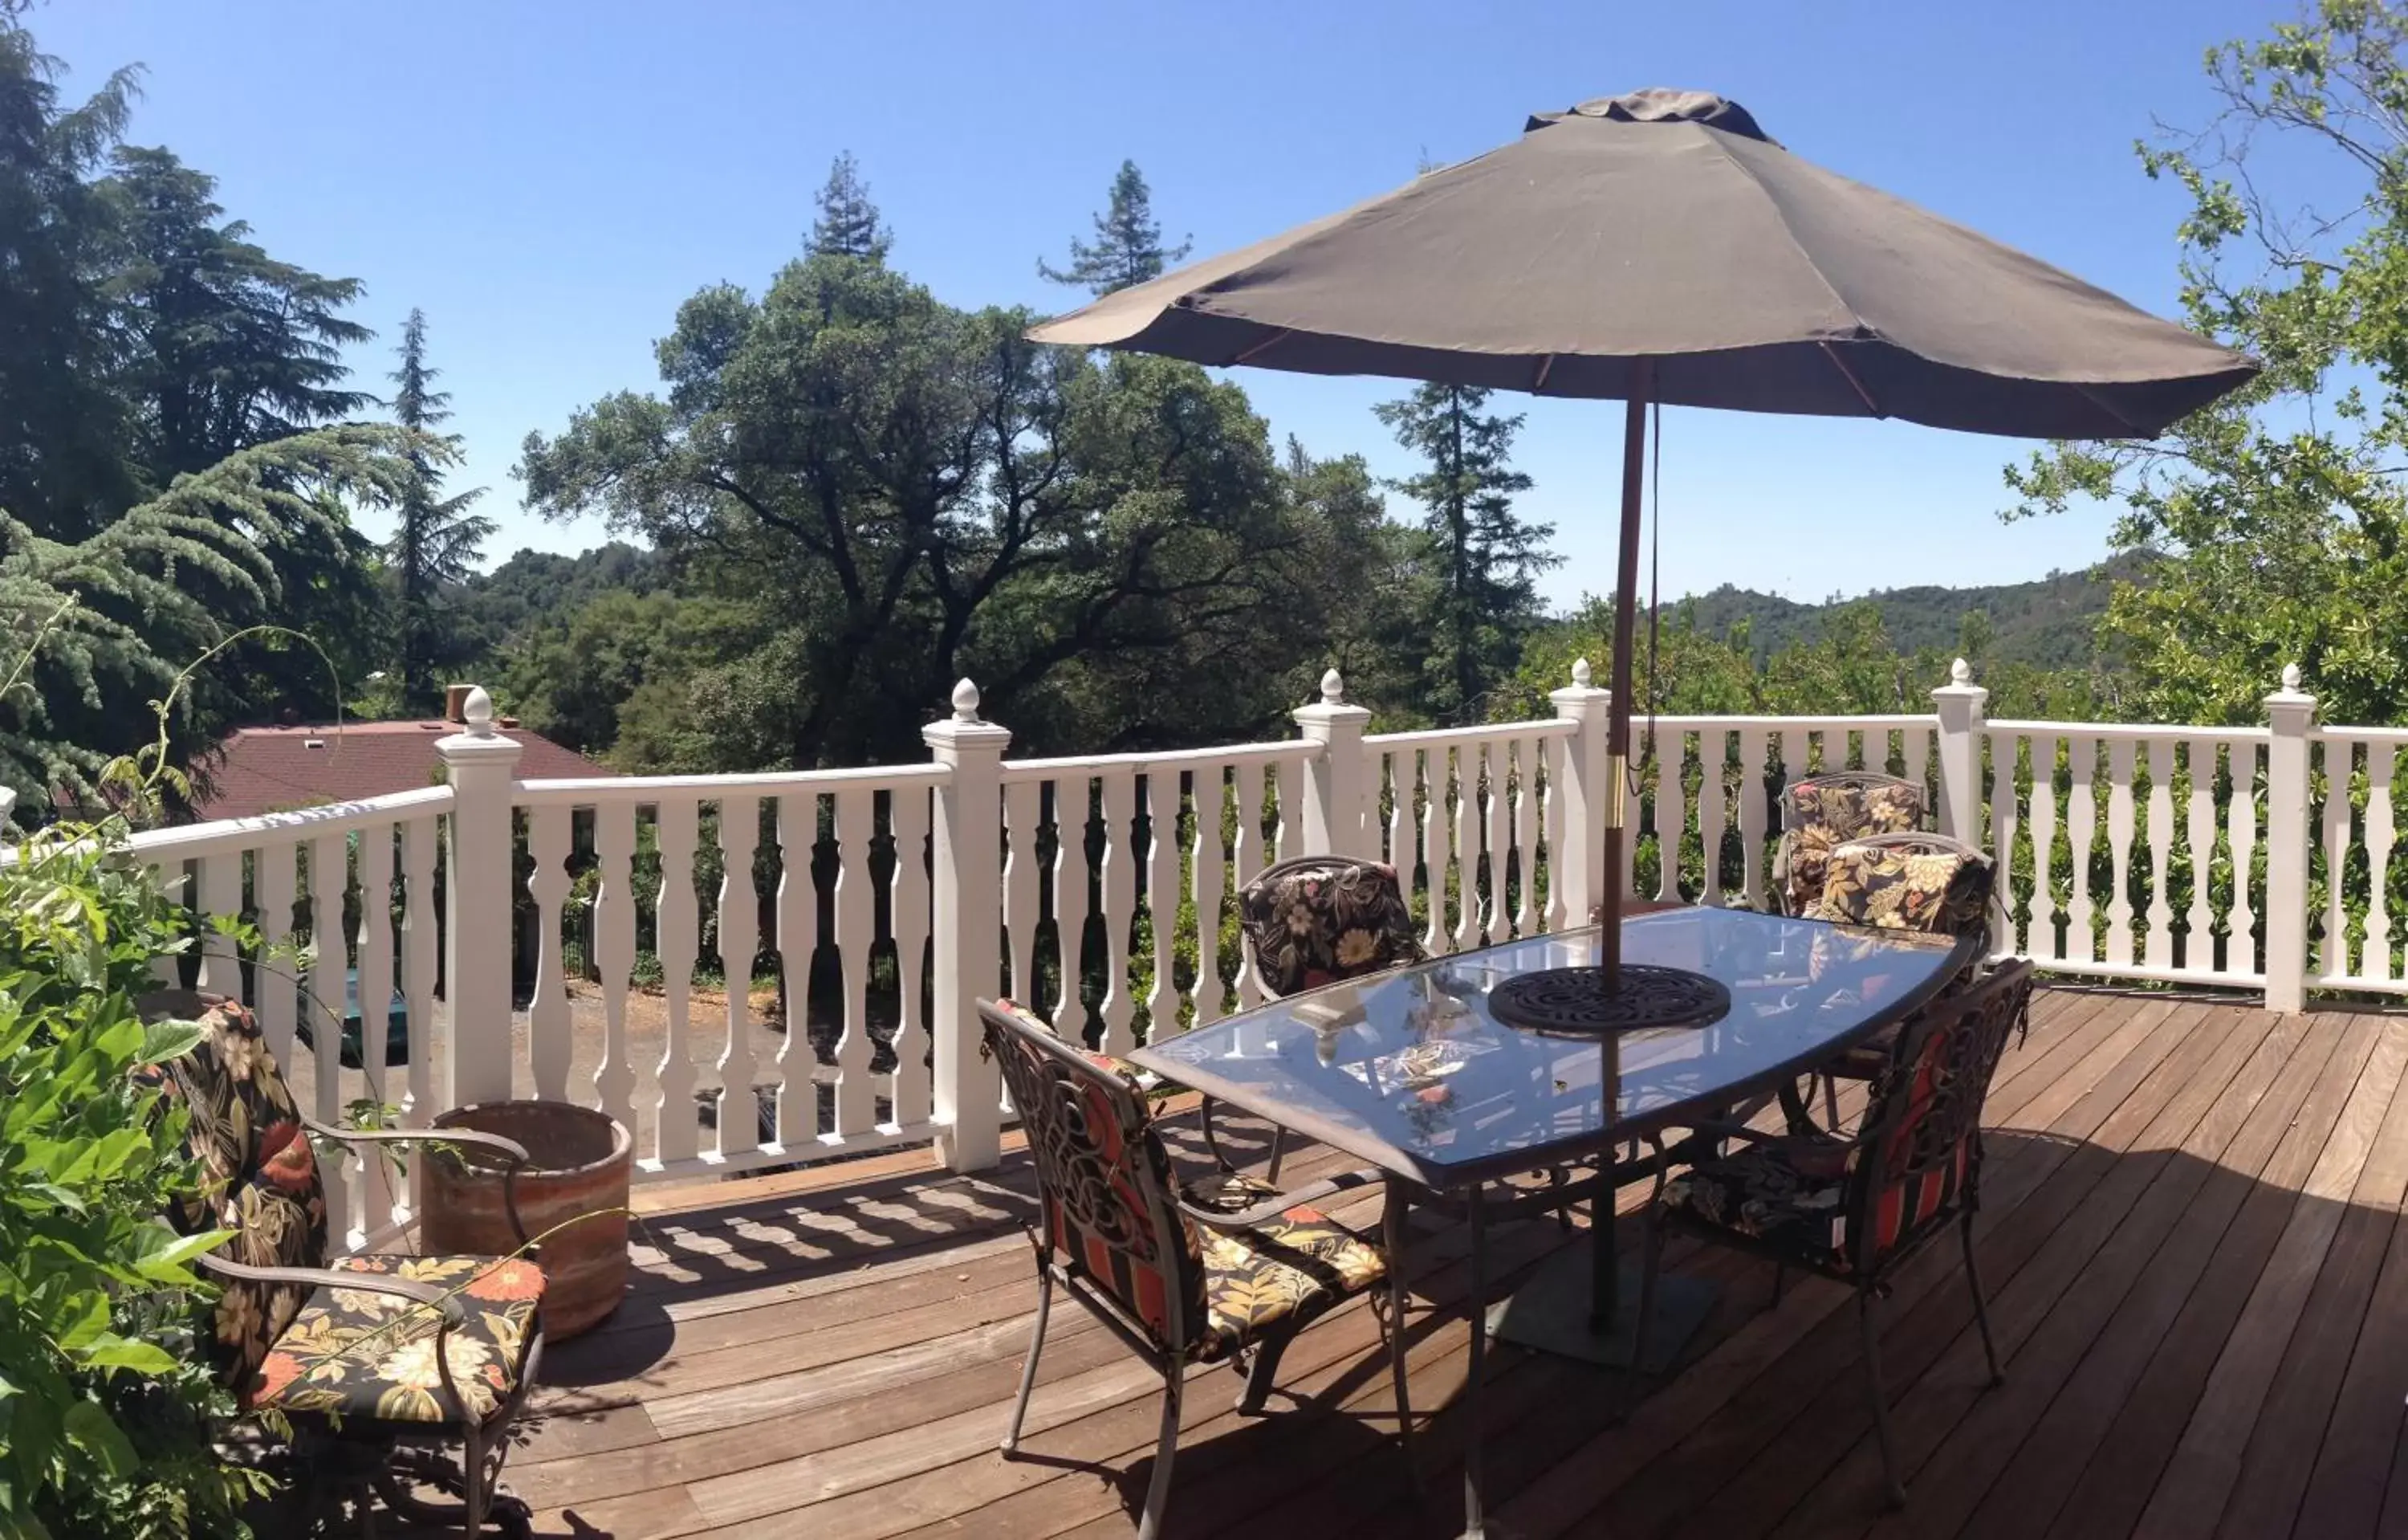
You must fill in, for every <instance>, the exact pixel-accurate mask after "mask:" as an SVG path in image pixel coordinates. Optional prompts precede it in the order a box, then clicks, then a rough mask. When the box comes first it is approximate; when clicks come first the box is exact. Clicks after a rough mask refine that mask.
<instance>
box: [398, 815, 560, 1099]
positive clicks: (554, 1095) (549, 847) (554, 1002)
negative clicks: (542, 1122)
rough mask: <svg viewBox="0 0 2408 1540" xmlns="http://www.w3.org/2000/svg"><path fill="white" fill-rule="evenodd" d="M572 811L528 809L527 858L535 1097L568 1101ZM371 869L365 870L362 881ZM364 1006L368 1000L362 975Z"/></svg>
mask: <svg viewBox="0 0 2408 1540" xmlns="http://www.w3.org/2000/svg"><path fill="white" fill-rule="evenodd" d="M568 835H569V811H568V809H566V808H564V807H538V808H530V809H529V810H527V856H528V857H529V858H530V859H531V860H532V861H533V862H534V864H535V871H533V872H531V873H530V874H529V875H528V877H527V891H528V892H529V893H530V894H532V895H534V897H535V913H536V922H535V994H534V996H533V998H532V999H530V1000H528V1001H527V1062H528V1068H529V1069H530V1070H531V1071H532V1072H533V1073H534V1077H535V1094H536V1095H537V1096H538V1098H541V1099H543V1100H545V1101H567V1100H568V1058H569V1049H570V1028H569V1021H568V980H567V970H566V968H565V967H564V966H563V961H564V959H563V958H562V957H561V948H560V906H561V901H562V900H565V899H566V898H567V897H568V844H569V841H568ZM362 880H363V881H365V880H366V865H365V863H363V866H362ZM360 983H361V986H362V992H361V995H360V1003H361V1006H362V1008H363V1009H365V1008H366V1003H367V1000H368V996H367V994H366V983H367V979H366V974H365V972H364V973H363V974H362V975H361V979H360Z"/></svg>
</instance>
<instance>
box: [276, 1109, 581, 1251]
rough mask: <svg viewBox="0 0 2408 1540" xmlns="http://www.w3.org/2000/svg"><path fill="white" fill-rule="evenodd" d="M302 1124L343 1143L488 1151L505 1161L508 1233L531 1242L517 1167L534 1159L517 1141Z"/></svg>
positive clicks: (466, 1133)
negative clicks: (521, 1211)
mask: <svg viewBox="0 0 2408 1540" xmlns="http://www.w3.org/2000/svg"><path fill="white" fill-rule="evenodd" d="M301 1121H302V1123H303V1125H304V1126H306V1127H307V1128H308V1130H309V1131H310V1132H311V1133H313V1134H320V1135H322V1136H324V1137H325V1138H328V1139H335V1140H339V1141H341V1142H342V1143H343V1144H459V1145H463V1146H465V1147H466V1148H469V1149H480V1150H491V1151H492V1152H493V1153H494V1154H495V1155H498V1156H500V1157H501V1158H502V1159H504V1160H505V1161H507V1162H508V1164H506V1165H504V1166H503V1168H502V1207H503V1209H504V1211H505V1212H506V1213H507V1214H508V1215H509V1220H510V1232H511V1233H512V1234H514V1235H516V1236H517V1237H518V1238H519V1245H527V1244H529V1242H530V1240H531V1239H532V1237H530V1236H529V1235H528V1234H527V1232H526V1225H525V1223H524V1222H523V1220H521V1219H520V1217H519V1168H520V1167H522V1166H524V1165H527V1164H529V1163H531V1162H532V1160H533V1159H534V1158H533V1157H532V1156H530V1155H528V1154H527V1149H526V1146H525V1145H524V1144H520V1143H519V1142H518V1141H517V1140H515V1139H505V1138H503V1137H502V1136H501V1135H500V1134H498V1133H485V1132H482V1131H480V1130H476V1129H337V1128H334V1127H332V1126H330V1125H328V1124H324V1123H321V1122H319V1121H318V1120H317V1119H315V1118H313V1117H304V1118H303V1119H301Z"/></svg>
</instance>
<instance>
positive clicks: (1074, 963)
mask: <svg viewBox="0 0 2408 1540" xmlns="http://www.w3.org/2000/svg"><path fill="white" fill-rule="evenodd" d="M1088 798H1089V787H1088V781H1087V778H1086V777H1085V776H1083V775H1071V776H1065V777H1063V778H1062V779H1061V780H1058V781H1056V782H1054V831H1055V843H1054V930H1055V932H1056V934H1055V940H1056V942H1057V943H1058V945H1059V948H1060V951H1061V959H1062V960H1061V966H1062V993H1061V996H1060V998H1059V999H1058V1000H1056V1001H1055V1002H1054V1030H1055V1031H1056V1032H1059V1033H1061V1034H1063V1035H1064V1036H1066V1037H1069V1038H1073V1039H1075V1038H1077V1037H1079V1035H1080V1033H1081V1031H1082V1022H1081V1021H1080V1019H1079V1007H1080V1003H1081V1001H1080V999H1079V991H1080V988H1081V986H1082V985H1081V980H1082V976H1083V975H1082V967H1083V966H1084V959H1085V956H1086V947H1087V908H1088V903H1089V898H1088V884H1089V882H1090V881H1091V876H1090V868H1089V867H1088V865H1087V818H1088V813H1089V806H1090V804H1089V800H1088ZM1242 833H1243V829H1242V828H1240V834H1241V835H1242Z"/></svg>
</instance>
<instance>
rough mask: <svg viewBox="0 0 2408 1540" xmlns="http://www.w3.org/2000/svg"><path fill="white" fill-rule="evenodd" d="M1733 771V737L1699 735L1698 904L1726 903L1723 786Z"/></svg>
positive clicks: (1718, 730) (1718, 732)
mask: <svg viewBox="0 0 2408 1540" xmlns="http://www.w3.org/2000/svg"><path fill="white" fill-rule="evenodd" d="M1729 768H1730V733H1729V732H1728V730H1727V729H1725V728H1722V727H1708V728H1704V729H1701V730H1700V731H1699V734H1698V845H1699V855H1700V856H1701V860H1700V862H1699V867H1700V871H1699V889H1698V901H1699V903H1713V904H1718V903H1721V902H1722V901H1723V831H1724V830H1726V829H1727V828H1729V827H1730V791H1729V788H1728V787H1727V786H1726V785H1725V784H1723V783H1724V779H1725V776H1726V775H1727V772H1728V770H1729Z"/></svg>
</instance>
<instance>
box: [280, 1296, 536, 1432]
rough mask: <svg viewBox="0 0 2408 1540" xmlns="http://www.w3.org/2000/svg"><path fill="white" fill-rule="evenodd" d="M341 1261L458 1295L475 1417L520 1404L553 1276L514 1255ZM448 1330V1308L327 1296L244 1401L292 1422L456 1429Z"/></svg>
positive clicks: (455, 1336)
mask: <svg viewBox="0 0 2408 1540" xmlns="http://www.w3.org/2000/svg"><path fill="white" fill-rule="evenodd" d="M331 1265H332V1266H333V1267H334V1268H335V1269H336V1271H337V1272H346V1273H362V1274H388V1275H391V1276H394V1277H400V1278H409V1279H414V1280H416V1281H418V1282H421V1283H428V1284H433V1285H435V1286H436V1287H437V1288H442V1289H445V1290H447V1291H450V1290H457V1293H456V1295H455V1298H456V1299H457V1300H458V1302H459V1303H460V1305H461V1306H462V1307H463V1309H464V1311H465V1313H466V1322H465V1324H463V1325H459V1326H455V1327H453V1328H452V1331H450V1332H449V1333H448V1334H445V1335H444V1336H443V1337H442V1342H443V1357H444V1359H445V1360H447V1361H448V1366H449V1368H450V1370H451V1379H452V1386H453V1387H455V1388H456V1389H457V1390H458V1392H459V1395H460V1397H461V1399H462V1400H463V1401H465V1402H466V1403H467V1414H468V1418H470V1419H471V1420H473V1421H477V1422H483V1421H485V1420H486V1419H487V1418H491V1417H492V1416H493V1415H494V1413H495V1409H496V1408H498V1407H501V1406H503V1405H506V1404H508V1403H509V1400H510V1397H511V1395H512V1394H513V1393H514V1392H515V1391H516V1390H517V1389H518V1386H519V1381H520V1379H521V1377H522V1376H523V1374H524V1372H525V1369H526V1356H527V1346H528V1337H529V1333H530V1330H531V1328H532V1327H533V1325H534V1323H535V1317H536V1310H537V1308H538V1306H539V1305H540V1304H541V1303H542V1301H543V1270H542V1269H540V1268H538V1266H536V1264H535V1263H533V1262H531V1261H528V1260H525V1259H523V1258H511V1257H503V1258H493V1257H341V1258H337V1259H335V1260H334V1262H333V1263H332V1264H331ZM441 1325H442V1316H441V1314H440V1312H438V1311H437V1309H436V1308H434V1307H433V1306H431V1305H425V1304H421V1303H418V1302H417V1301H415V1300H409V1299H404V1298H402V1297H401V1296H400V1295H398V1294H382V1293H376V1292H372V1291H370V1290H368V1289H364V1288H361V1289H354V1288H319V1289H315V1290H313V1291H312V1292H311V1293H310V1295H309V1298H308V1303H305V1304H304V1305H303V1306H302V1307H301V1312H300V1314H299V1315H298V1316H296V1317H294V1319H293V1323H292V1324H291V1325H290V1326H288V1327H286V1328H285V1329H284V1330H283V1331H281V1332H280V1333H279V1334H278V1336H277V1338H276V1340H275V1342H274V1343H273V1344H271V1345H270V1346H269V1348H268V1351H267V1355H266V1357H265V1359H264V1360H261V1362H260V1366H259V1369H258V1371H257V1372H256V1373H255V1374H252V1376H251V1380H250V1382H249V1383H248V1384H247V1385H245V1386H244V1387H243V1391H242V1396H243V1404H244V1405H245V1406H247V1407H249V1408H250V1409H251V1410H252V1411H276V1412H282V1413H285V1414H287V1415H294V1414H307V1415H311V1416H321V1417H322V1416H328V1415H332V1416H335V1417H339V1418H362V1419H365V1420H368V1421H376V1422H425V1423H456V1422H457V1421H458V1420H459V1419H460V1411H459V1408H458V1407H457V1406H456V1405H455V1404H454V1403H453V1402H452V1393H451V1391H450V1390H447V1389H445V1387H444V1374H443V1370H444V1368H445V1367H446V1365H445V1364H438V1363H437V1360H436V1352H437V1334H438V1328H439V1327H440V1326H441Z"/></svg>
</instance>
